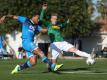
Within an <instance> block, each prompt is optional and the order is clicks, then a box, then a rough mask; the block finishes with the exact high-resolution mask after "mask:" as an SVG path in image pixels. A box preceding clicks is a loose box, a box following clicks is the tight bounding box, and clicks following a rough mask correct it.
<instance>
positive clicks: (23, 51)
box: [18, 47, 26, 59]
mask: <svg viewBox="0 0 107 80" xmlns="http://www.w3.org/2000/svg"><path fill="white" fill-rule="evenodd" d="M18 52H19V54H18V59H24V58H26V53H25V50H24V49H23V48H22V47H19V48H18Z"/></svg>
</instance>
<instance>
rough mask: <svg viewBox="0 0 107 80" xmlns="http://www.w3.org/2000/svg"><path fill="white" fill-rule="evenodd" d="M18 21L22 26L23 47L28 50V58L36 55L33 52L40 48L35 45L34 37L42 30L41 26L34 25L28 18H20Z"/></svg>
mask: <svg viewBox="0 0 107 80" xmlns="http://www.w3.org/2000/svg"><path fill="white" fill-rule="evenodd" d="M18 21H19V22H20V23H21V24H22V46H23V48H24V49H25V50H26V55H27V57H31V56H33V55H34V54H33V53H32V51H33V50H34V49H36V48H38V47H37V46H36V45H35V44H34V36H35V34H36V33H37V32H40V30H41V29H42V28H41V27H40V26H39V25H36V24H33V23H32V22H31V21H30V20H29V19H28V18H26V17H22V16H18Z"/></svg>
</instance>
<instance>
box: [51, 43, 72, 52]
mask: <svg viewBox="0 0 107 80" xmlns="http://www.w3.org/2000/svg"><path fill="white" fill-rule="evenodd" d="M52 45H54V46H56V47H57V48H58V49H60V50H62V51H66V52H68V50H69V49H70V48H73V47H74V46H73V45H72V44H70V43H68V42H66V41H62V42H53V43H52Z"/></svg>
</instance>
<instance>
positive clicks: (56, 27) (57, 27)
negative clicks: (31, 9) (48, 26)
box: [52, 26, 60, 29]
mask: <svg viewBox="0 0 107 80" xmlns="http://www.w3.org/2000/svg"><path fill="white" fill-rule="evenodd" d="M52 28H53V29H60V26H52Z"/></svg>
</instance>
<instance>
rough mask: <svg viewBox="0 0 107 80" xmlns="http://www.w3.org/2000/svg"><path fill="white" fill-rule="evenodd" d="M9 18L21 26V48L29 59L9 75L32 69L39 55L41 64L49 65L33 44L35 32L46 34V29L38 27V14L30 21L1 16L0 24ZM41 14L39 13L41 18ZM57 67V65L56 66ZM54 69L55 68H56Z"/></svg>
mask: <svg viewBox="0 0 107 80" xmlns="http://www.w3.org/2000/svg"><path fill="white" fill-rule="evenodd" d="M46 8H47V6H44V5H43V9H46ZM6 17H8V18H11V19H16V20H18V21H19V22H20V23H21V24H22V46H23V48H24V49H25V50H26V55H27V57H28V58H29V60H28V61H26V62H25V63H24V64H22V65H17V66H16V67H15V68H14V69H13V70H12V72H11V74H15V73H18V72H19V71H21V70H23V69H26V68H29V67H32V66H33V65H35V64H36V61H37V56H36V55H39V56H40V57H41V59H42V61H43V62H45V63H48V65H50V62H49V60H48V58H47V57H46V56H44V53H43V52H42V51H41V50H40V49H39V48H38V46H36V45H35V44H34V36H35V34H36V33H37V32H43V33H44V32H47V29H43V28H41V27H40V25H39V22H40V21H41V20H39V19H41V18H39V15H38V14H34V15H33V16H32V17H31V18H30V19H28V18H27V17H23V16H15V15H6V16H3V17H2V18H1V19H0V23H3V22H4V20H5V18H6ZM40 17H43V16H42V13H41V16H40ZM56 67H57V65H56ZM56 67H55V68H56Z"/></svg>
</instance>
